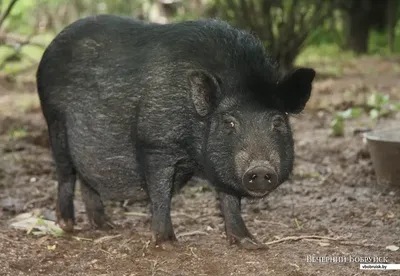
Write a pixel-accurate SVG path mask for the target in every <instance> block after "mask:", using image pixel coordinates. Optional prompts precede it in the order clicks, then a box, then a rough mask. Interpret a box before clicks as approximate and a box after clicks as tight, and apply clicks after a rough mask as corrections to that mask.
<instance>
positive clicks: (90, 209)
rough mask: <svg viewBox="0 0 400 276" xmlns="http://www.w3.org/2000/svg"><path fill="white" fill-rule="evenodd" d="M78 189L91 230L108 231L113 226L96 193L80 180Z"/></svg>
mask: <svg viewBox="0 0 400 276" xmlns="http://www.w3.org/2000/svg"><path fill="white" fill-rule="evenodd" d="M80 183H81V185H80V187H81V193H82V199H83V202H84V204H85V209H86V215H87V217H88V219H89V224H90V225H91V226H92V227H93V228H99V229H109V228H114V227H115V225H114V224H113V223H112V221H111V220H110V219H109V217H108V216H107V215H106V214H105V211H104V204H103V201H102V200H101V197H100V195H99V193H98V192H96V191H95V190H94V189H93V188H92V187H90V186H89V184H88V183H87V182H86V181H85V180H83V179H82V178H80Z"/></svg>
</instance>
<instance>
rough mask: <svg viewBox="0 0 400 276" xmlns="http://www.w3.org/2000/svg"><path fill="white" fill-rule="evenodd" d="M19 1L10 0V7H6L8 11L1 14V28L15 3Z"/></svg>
mask: <svg viewBox="0 0 400 276" xmlns="http://www.w3.org/2000/svg"><path fill="white" fill-rule="evenodd" d="M17 2H18V0H12V1H11V2H10V4H8V7H7V9H6V11H5V12H4V14H3V15H2V16H1V18H0V28H1V26H2V25H3V23H4V21H5V20H6V18H7V17H8V16H9V15H10V13H11V11H12V9H13V7H14V5H15V4H16V3H17Z"/></svg>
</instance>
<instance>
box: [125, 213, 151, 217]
mask: <svg viewBox="0 0 400 276" xmlns="http://www.w3.org/2000/svg"><path fill="white" fill-rule="evenodd" d="M125 216H135V217H148V216H149V215H148V214H146V213H139V212H125Z"/></svg>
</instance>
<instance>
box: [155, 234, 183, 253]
mask: <svg viewBox="0 0 400 276" xmlns="http://www.w3.org/2000/svg"><path fill="white" fill-rule="evenodd" d="M153 241H154V246H155V247H156V248H161V249H164V250H172V249H173V248H175V247H176V243H177V241H178V240H177V239H176V236H175V234H173V233H172V234H169V235H161V234H159V233H154V232H153Z"/></svg>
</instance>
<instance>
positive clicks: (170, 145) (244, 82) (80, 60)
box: [37, 15, 315, 249]
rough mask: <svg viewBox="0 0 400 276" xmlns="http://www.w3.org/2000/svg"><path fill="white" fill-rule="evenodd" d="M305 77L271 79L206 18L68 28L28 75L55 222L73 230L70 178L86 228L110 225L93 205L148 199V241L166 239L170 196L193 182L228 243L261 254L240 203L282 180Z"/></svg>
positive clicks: (272, 74)
mask: <svg viewBox="0 0 400 276" xmlns="http://www.w3.org/2000/svg"><path fill="white" fill-rule="evenodd" d="M314 76H315V71H314V70H313V69H309V68H300V69H297V70H295V71H293V72H291V73H290V74H288V75H287V76H286V77H285V78H283V79H279V78H278V77H277V73H276V66H275V65H274V63H273V62H272V61H271V59H270V58H268V56H266V54H265V52H264V48H263V45H262V43H261V42H260V41H259V40H257V39H256V38H255V37H253V36H251V35H250V34H248V33H246V32H244V31H240V30H237V29H234V28H232V27H231V26H229V25H228V24H226V23H223V22H219V21H215V20H203V21H193V22H183V23H177V24H166V25H158V24H150V23H143V22H140V21H135V20H132V19H129V18H124V17H117V16H109V15H101V16H95V17H88V18H85V19H81V20H78V21H76V22H75V23H73V24H71V25H70V26H68V27H67V28H66V29H64V30H63V31H62V32H61V33H60V34H59V35H58V36H57V37H56V38H55V39H54V41H53V42H52V43H51V44H50V45H49V47H48V48H47V49H46V51H45V53H44V55H43V57H42V60H41V62H40V65H39V68H38V72H37V85H38V93H39V97H40V101H41V106H42V110H43V114H44V117H45V119H46V122H47V125H48V130H49V136H50V142H51V148H52V153H53V158H54V161H55V164H56V170H57V179H58V198H57V204H56V214H57V218H58V223H59V224H60V226H61V227H62V228H63V229H64V230H66V231H73V227H74V224H75V216H74V207H73V197H74V193H75V185H76V180H77V178H78V177H79V179H80V180H81V181H80V183H81V191H82V198H83V201H84V203H85V207H86V213H87V216H88V219H89V222H90V223H91V225H92V226H94V227H98V228H104V227H114V224H113V223H112V222H111V220H110V218H108V217H107V216H106V214H105V211H104V206H103V201H104V200H119V201H120V200H125V199H137V200H139V199H149V200H150V202H151V213H152V223H151V231H152V233H153V237H154V242H155V244H159V245H163V244H166V242H171V241H175V240H176V237H175V234H174V230H173V227H172V221H171V214H170V212H171V198H172V195H173V193H174V191H176V190H178V189H179V188H180V187H182V186H184V185H185V184H186V182H187V181H188V180H189V179H190V178H191V177H192V176H193V175H195V174H201V175H202V176H203V177H205V178H207V179H208V180H209V181H210V182H211V184H212V185H213V186H214V187H215V188H216V190H217V192H218V197H219V199H220V203H221V210H222V213H223V215H224V218H225V230H226V233H227V237H228V241H229V243H231V244H237V245H239V246H241V247H243V248H247V249H258V248H263V245H262V244H260V243H259V242H258V241H257V240H256V239H254V237H253V236H252V235H251V234H250V233H249V231H248V230H247V228H246V226H245V223H244V221H243V219H242V217H241V213H240V212H241V207H240V201H241V198H243V197H253V198H261V197H264V196H266V195H267V194H268V193H269V192H271V191H272V190H274V189H275V188H276V187H277V186H279V185H280V184H281V183H282V182H284V181H285V180H287V179H288V177H289V175H290V172H291V171H292V167H293V160H294V149H293V138H292V133H291V129H290V125H289V119H288V117H289V116H290V114H296V113H299V112H301V111H302V110H303V108H304V106H305V104H306V103H307V101H308V99H309V97H310V93H311V83H312V81H313V79H314Z"/></svg>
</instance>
